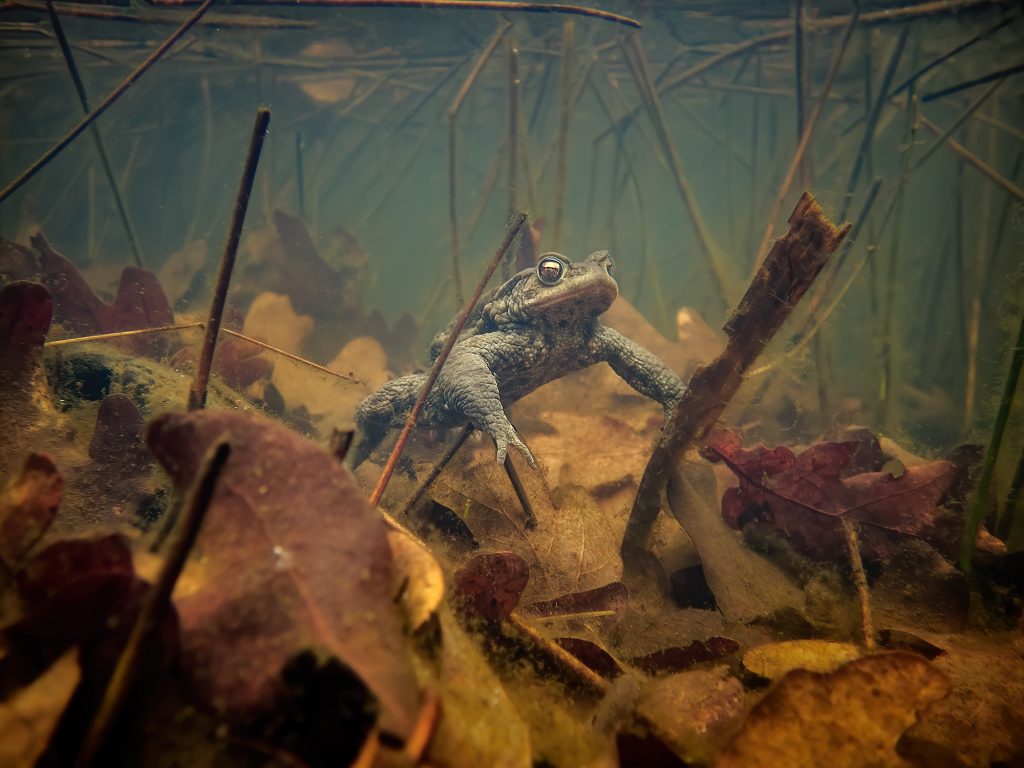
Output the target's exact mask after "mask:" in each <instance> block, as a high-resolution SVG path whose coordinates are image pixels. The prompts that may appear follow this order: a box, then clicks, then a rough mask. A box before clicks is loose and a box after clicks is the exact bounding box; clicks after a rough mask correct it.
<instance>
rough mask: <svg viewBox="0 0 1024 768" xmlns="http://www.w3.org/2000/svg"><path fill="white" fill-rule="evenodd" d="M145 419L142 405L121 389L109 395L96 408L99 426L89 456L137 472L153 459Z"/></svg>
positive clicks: (90, 445)
mask: <svg viewBox="0 0 1024 768" xmlns="http://www.w3.org/2000/svg"><path fill="white" fill-rule="evenodd" d="M144 426H145V422H144V421H143V419H142V414H141V413H140V412H139V409H138V406H136V405H135V403H134V402H132V399H131V398H130V397H128V396H127V395H125V394H123V393H121V392H115V393H113V394H109V395H107V396H106V397H105V398H103V400H102V401H100V407H99V410H98V411H97V412H96V429H95V430H93V433H92V439H91V440H90V441H89V457H90V458H92V459H95V460H96V461H99V462H101V463H104V464H107V465H112V464H116V465H117V466H118V468H119V470H120V472H123V473H127V474H130V475H136V474H139V473H141V472H144V471H146V470H147V469H148V468H149V465H150V463H151V462H152V457H151V456H150V455H149V451H147V450H146V445H145V443H143V442H142V429H143V427H144Z"/></svg>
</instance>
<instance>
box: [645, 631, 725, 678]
mask: <svg viewBox="0 0 1024 768" xmlns="http://www.w3.org/2000/svg"><path fill="white" fill-rule="evenodd" d="M739 649H740V644H739V643H737V642H736V641H735V640H731V639H730V638H728V637H709V638H708V639H707V640H695V641H694V642H692V643H690V644H689V645H688V646H686V647H685V648H681V647H675V648H663V649H661V650H660V651H655V652H654V653H649V654H647V655H646V656H640V657H638V658H635V659H630V662H629V663H630V664H632V665H633V666H634V667H636V668H637V669H642V670H643V671H644V672H646V673H648V674H650V675H656V674H661V673H672V672H681V671H682V670H684V669H689V668H690V667H692V666H694V665H696V664H700V663H702V662H705V661H714V660H715V659H720V658H722V657H723V656H728V655H729V654H730V653H735V652H736V651H738V650H739Z"/></svg>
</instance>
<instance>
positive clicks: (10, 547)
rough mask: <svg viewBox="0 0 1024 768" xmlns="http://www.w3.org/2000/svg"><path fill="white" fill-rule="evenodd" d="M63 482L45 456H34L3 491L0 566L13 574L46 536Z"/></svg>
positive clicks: (29, 457) (0, 507) (0, 512)
mask: <svg viewBox="0 0 1024 768" xmlns="http://www.w3.org/2000/svg"><path fill="white" fill-rule="evenodd" d="M63 492H64V478H63V477H62V476H61V474H60V472H59V471H58V470H57V467H56V465H55V464H54V463H53V459H51V458H50V457H49V456H47V455H46V454H41V453H31V454H29V456H28V458H27V459H25V464H24V466H22V468H21V472H20V473H19V474H18V475H17V476H15V477H12V478H11V479H10V480H9V481H8V483H7V485H6V487H5V488H4V489H3V491H0V563H2V564H3V566H4V567H5V568H6V569H7V570H8V572H13V571H14V570H16V569H17V567H18V566H19V565H20V564H21V561H22V560H23V559H24V558H25V556H26V555H27V554H28V553H29V551H30V550H31V549H32V547H33V546H34V545H35V543H36V542H37V541H39V539H40V538H41V537H42V535H43V534H44V533H46V529H47V528H49V527H50V524H51V523H52V522H53V518H54V517H55V516H56V514H57V507H59V506H60V499H61V496H62V495H63Z"/></svg>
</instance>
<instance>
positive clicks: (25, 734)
mask: <svg viewBox="0 0 1024 768" xmlns="http://www.w3.org/2000/svg"><path fill="white" fill-rule="evenodd" d="M79 677H80V671H79V668H78V651H77V650H75V649H74V648H72V649H71V650H69V651H67V652H66V653H65V654H64V655H62V656H61V657H60V658H59V659H57V661H55V662H54V663H53V664H52V665H51V666H50V668H49V669H48V670H46V672H44V673H43V674H42V675H40V676H39V677H38V678H36V679H35V680H34V681H33V682H32V683H31V684H30V685H28V686H26V687H25V688H22V689H21V690H19V691H18V692H17V693H15V694H14V695H13V696H11V697H10V698H8V699H7V700H6V701H3V702H0V765H5V766H10V768H31V766H34V765H35V764H36V760H37V759H38V758H39V757H40V756H41V755H42V753H43V750H45V749H46V746H47V744H48V743H49V740H50V736H51V734H52V733H53V730H54V728H55V727H56V725H57V722H58V720H59V719H60V716H61V713H62V712H63V711H64V708H65V707H66V706H67V704H68V701H70V699H71V694H72V693H74V691H75V687H76V686H77V685H78V680H79Z"/></svg>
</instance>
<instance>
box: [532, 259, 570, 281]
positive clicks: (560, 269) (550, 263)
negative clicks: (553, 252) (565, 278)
mask: <svg viewBox="0 0 1024 768" xmlns="http://www.w3.org/2000/svg"><path fill="white" fill-rule="evenodd" d="M564 272H565V265H564V264H562V262H560V261H557V260H555V259H544V260H543V261H541V263H540V264H538V265H537V277H539V278H540V281H541V282H542V283H544V284H545V285H554V284H555V283H557V282H559V281H560V280H561V279H562V274H563V273H564Z"/></svg>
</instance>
